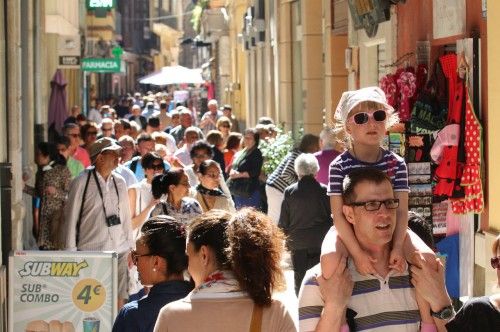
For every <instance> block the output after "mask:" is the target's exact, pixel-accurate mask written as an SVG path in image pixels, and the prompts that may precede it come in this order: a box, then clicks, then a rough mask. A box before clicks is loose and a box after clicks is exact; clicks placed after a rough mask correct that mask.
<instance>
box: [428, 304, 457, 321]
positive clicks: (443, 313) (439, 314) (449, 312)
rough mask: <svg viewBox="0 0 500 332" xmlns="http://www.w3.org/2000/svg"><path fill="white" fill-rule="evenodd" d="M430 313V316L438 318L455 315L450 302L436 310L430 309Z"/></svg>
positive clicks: (448, 317) (449, 317)
mask: <svg viewBox="0 0 500 332" xmlns="http://www.w3.org/2000/svg"><path fill="white" fill-rule="evenodd" d="M431 315H432V317H436V318H438V319H451V318H453V317H454V316H455V309H453V306H452V305H451V304H450V305H449V306H447V307H444V308H443V309H441V310H439V311H438V312H434V311H432V309H431Z"/></svg>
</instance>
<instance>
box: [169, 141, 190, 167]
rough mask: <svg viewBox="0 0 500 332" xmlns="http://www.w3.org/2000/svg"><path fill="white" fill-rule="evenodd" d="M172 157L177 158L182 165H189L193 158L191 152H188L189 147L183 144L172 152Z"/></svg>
mask: <svg viewBox="0 0 500 332" xmlns="http://www.w3.org/2000/svg"><path fill="white" fill-rule="evenodd" d="M174 157H176V158H179V160H180V161H181V163H182V164H184V166H189V165H191V164H192V163H193V160H192V159H191V154H190V153H189V148H188V147H187V146H186V144H184V145H183V146H182V147H181V148H179V149H178V150H177V151H175V153H174Z"/></svg>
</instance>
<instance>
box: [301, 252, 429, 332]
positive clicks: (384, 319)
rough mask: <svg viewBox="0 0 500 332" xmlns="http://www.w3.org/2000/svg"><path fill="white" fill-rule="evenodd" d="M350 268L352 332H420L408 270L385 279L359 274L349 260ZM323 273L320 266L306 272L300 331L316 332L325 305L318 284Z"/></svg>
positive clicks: (349, 306) (417, 311)
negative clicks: (318, 278)
mask: <svg viewBox="0 0 500 332" xmlns="http://www.w3.org/2000/svg"><path fill="white" fill-rule="evenodd" d="M348 268H349V272H350V273H351V277H352V280H353V281H354V288H353V291H352V296H351V299H350V300H349V303H348V305H347V308H348V310H347V311H348V314H347V315H348V317H349V313H350V312H353V313H354V318H353V322H354V326H355V328H354V329H353V330H351V331H383V332H393V331H394V332H396V331H397V332H401V331H402V332H405V331H406V332H410V331H412V332H413V331H414V332H416V331H419V325H420V313H419V310H418V305H417V301H416V299H415V289H414V288H413V285H412V284H411V283H410V276H409V273H408V268H407V269H406V270H405V272H404V273H397V272H395V271H393V270H391V272H389V274H388V275H387V276H386V277H385V278H382V277H380V276H373V275H370V276H366V277H365V276H362V275H360V274H359V273H358V272H357V271H356V268H355V266H354V263H353V262H352V260H349V262H348ZM320 272H321V271H320V265H319V264H318V265H316V266H315V267H313V268H312V269H310V270H308V271H307V273H306V275H305V277H304V280H303V282H302V287H301V290H300V293H299V326H300V331H314V330H315V329H316V325H317V324H318V322H319V320H320V318H321V312H322V310H323V305H324V302H323V298H322V296H321V292H320V289H319V285H318V283H317V281H316V276H317V275H320ZM348 320H349V318H348Z"/></svg>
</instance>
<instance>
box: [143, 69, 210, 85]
mask: <svg viewBox="0 0 500 332" xmlns="http://www.w3.org/2000/svg"><path fill="white" fill-rule="evenodd" d="M204 82H205V81H204V80H203V78H202V77H201V69H189V68H186V67H183V66H166V67H163V68H161V69H160V70H158V71H155V72H154V73H151V74H149V75H147V76H144V77H143V78H141V79H139V83H141V84H152V85H169V84H182V83H192V84H197V83H204Z"/></svg>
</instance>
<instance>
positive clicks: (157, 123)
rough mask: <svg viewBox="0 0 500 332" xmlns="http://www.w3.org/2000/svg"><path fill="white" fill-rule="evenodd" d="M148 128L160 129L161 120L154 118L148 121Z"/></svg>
mask: <svg viewBox="0 0 500 332" xmlns="http://www.w3.org/2000/svg"><path fill="white" fill-rule="evenodd" d="M148 126H150V127H152V128H158V127H159V126H160V118H159V117H157V116H152V117H150V118H149V119H148Z"/></svg>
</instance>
